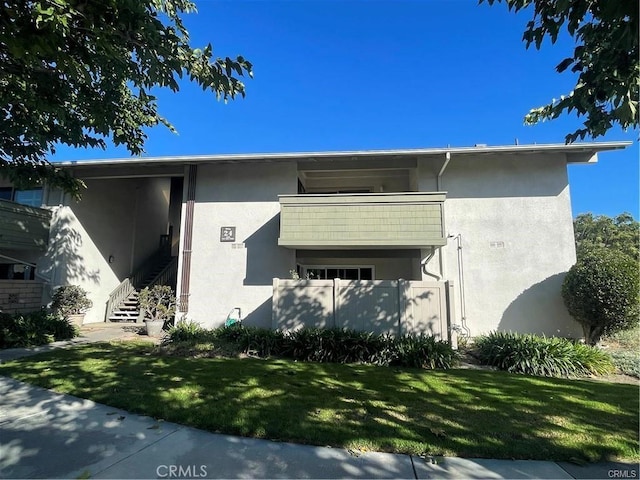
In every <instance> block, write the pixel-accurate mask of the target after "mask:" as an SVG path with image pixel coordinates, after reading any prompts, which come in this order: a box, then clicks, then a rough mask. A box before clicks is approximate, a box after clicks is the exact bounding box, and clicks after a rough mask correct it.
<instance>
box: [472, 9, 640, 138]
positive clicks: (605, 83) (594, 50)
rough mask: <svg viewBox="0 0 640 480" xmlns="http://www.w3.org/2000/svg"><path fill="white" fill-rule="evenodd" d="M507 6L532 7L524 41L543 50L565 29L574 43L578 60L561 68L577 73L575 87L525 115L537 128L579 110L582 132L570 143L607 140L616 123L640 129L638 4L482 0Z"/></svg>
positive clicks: (559, 68)
mask: <svg viewBox="0 0 640 480" xmlns="http://www.w3.org/2000/svg"><path fill="white" fill-rule="evenodd" d="M483 1H486V2H487V3H489V5H493V4H494V3H496V2H499V3H502V2H504V3H506V4H507V7H508V8H509V10H514V11H515V12H518V11H520V10H525V9H528V8H533V19H532V20H531V21H529V22H528V23H527V28H526V30H525V32H524V35H523V37H522V39H523V41H524V42H525V43H526V47H527V48H529V47H530V46H531V45H534V46H535V48H536V49H538V50H539V49H540V47H541V46H542V42H543V40H544V39H545V38H549V39H550V40H551V43H555V42H556V40H557V39H558V35H559V34H560V32H561V30H562V29H563V27H565V28H566V31H567V32H568V33H569V35H570V36H571V37H573V38H574V39H575V42H576V46H575V49H574V51H573V55H572V56H570V57H567V58H565V59H564V60H562V61H561V62H560V63H559V64H558V65H557V66H556V70H557V71H558V73H562V72H564V71H566V70H567V69H569V70H570V71H571V72H572V73H574V74H578V78H577V82H576V85H575V87H574V88H573V90H572V91H571V92H569V93H568V94H567V95H562V96H561V97H560V99H559V100H557V99H553V100H551V102H550V103H549V104H548V105H545V106H543V107H539V108H534V109H533V110H531V111H530V112H529V113H528V114H527V115H526V116H525V123H526V124H529V125H532V124H536V123H538V122H541V121H545V120H551V119H555V118H557V117H559V116H560V115H562V114H563V113H565V112H566V113H571V112H572V111H575V112H576V113H577V114H578V116H586V120H585V121H584V123H583V125H584V127H583V128H579V129H577V130H576V131H575V132H573V133H570V134H568V135H567V136H566V137H565V140H566V142H567V143H572V142H574V141H576V140H577V139H578V138H580V139H584V137H585V136H587V135H589V136H591V137H593V138H595V137H599V136H602V135H604V134H605V133H606V132H607V131H608V130H609V129H610V128H612V127H613V125H614V124H619V125H620V126H621V127H622V128H623V129H625V130H626V129H627V128H629V127H632V128H637V127H638V97H639V95H640V59H639V55H640V51H639V49H638V28H639V19H638V17H639V12H638V11H639V5H638V4H639V2H638V0H480V3H482V2H483Z"/></svg>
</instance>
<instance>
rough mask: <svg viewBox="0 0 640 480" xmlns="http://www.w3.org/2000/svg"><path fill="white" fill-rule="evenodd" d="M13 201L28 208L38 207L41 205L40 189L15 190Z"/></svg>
mask: <svg viewBox="0 0 640 480" xmlns="http://www.w3.org/2000/svg"><path fill="white" fill-rule="evenodd" d="M13 201H14V202H16V203H20V204H22V205H28V206H30V207H40V206H41V205H42V188H33V189H31V190H16V191H15V192H14V193H13Z"/></svg>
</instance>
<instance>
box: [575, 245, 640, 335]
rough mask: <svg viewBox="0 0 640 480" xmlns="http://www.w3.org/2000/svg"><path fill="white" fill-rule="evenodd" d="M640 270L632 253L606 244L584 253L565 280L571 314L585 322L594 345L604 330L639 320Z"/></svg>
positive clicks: (611, 331)
mask: <svg viewBox="0 0 640 480" xmlns="http://www.w3.org/2000/svg"><path fill="white" fill-rule="evenodd" d="M639 287H640V271H639V270H638V265H637V263H636V262H635V261H634V260H633V259H632V258H630V257H629V256H627V255H625V254H623V253H621V252H618V251H615V250H607V249H605V248H595V249H592V250H590V251H589V252H587V253H585V254H584V255H583V256H582V257H581V258H580V260H578V262H577V263H576V264H575V265H574V266H573V267H571V269H570V270H569V272H568V273H567V276H566V277H565V279H564V283H563V284H562V298H563V299H564V303H565V305H566V306H567V309H568V310H569V314H570V315H571V316H572V317H573V318H575V320H576V321H578V322H579V323H580V324H581V325H582V330H583V332H584V338H585V341H586V342H587V343H588V344H590V345H595V344H596V343H597V342H598V341H599V340H600V337H601V336H602V335H604V334H608V333H614V332H616V331H619V330H624V329H626V328H629V327H631V326H633V325H634V323H636V322H637V321H638V313H639V309H638V289H639Z"/></svg>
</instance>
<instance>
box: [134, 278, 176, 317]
mask: <svg viewBox="0 0 640 480" xmlns="http://www.w3.org/2000/svg"><path fill="white" fill-rule="evenodd" d="M138 302H139V303H140V308H141V309H142V310H143V311H144V319H145V320H151V321H157V320H161V321H165V322H166V321H167V320H169V319H171V317H172V316H173V315H174V314H175V312H176V297H175V295H174V294H173V289H172V288H171V287H169V286H168V285H154V286H153V287H151V288H149V287H146V288H143V289H142V291H141V292H140V295H139V296H138Z"/></svg>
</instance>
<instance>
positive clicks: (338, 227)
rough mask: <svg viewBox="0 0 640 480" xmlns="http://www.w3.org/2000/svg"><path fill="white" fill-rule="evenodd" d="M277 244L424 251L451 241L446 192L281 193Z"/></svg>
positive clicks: (289, 246) (307, 247)
mask: <svg viewBox="0 0 640 480" xmlns="http://www.w3.org/2000/svg"><path fill="white" fill-rule="evenodd" d="M279 198H280V238H279V239H278V244H279V245H280V246H283V247H288V248H300V249H388V248H393V249H397V248H425V247H432V246H441V245H445V244H446V243H447V240H446V235H445V230H444V202H445V198H446V195H445V194H444V193H440V192H438V193H423V192H404V193H360V194H335V195H324V194H322V195H281V196H280V197H279Z"/></svg>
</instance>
